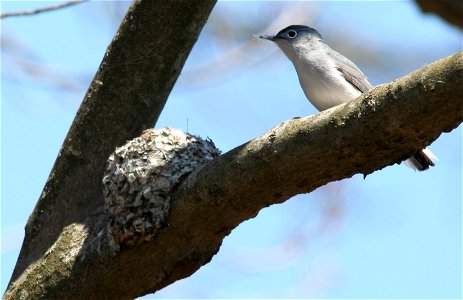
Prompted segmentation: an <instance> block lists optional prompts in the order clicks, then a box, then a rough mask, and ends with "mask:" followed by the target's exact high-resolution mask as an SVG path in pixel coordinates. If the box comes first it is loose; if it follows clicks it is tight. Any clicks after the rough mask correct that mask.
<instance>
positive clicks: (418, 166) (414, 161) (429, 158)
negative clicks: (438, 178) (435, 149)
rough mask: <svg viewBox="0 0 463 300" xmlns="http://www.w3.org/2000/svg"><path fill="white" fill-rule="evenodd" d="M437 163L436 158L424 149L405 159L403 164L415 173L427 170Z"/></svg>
mask: <svg viewBox="0 0 463 300" xmlns="http://www.w3.org/2000/svg"><path fill="white" fill-rule="evenodd" d="M437 161H438V159H437V157H436V156H435V155H434V154H433V153H432V152H431V151H430V150H429V149H428V148H426V149H423V150H420V151H418V152H416V153H415V155H413V156H412V157H410V158H409V159H407V160H406V161H405V163H406V164H407V165H408V166H409V167H411V168H413V169H415V170H417V171H424V170H427V169H429V167H433V166H434V165H435V163H436V162H437Z"/></svg>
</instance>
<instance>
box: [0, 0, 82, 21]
mask: <svg viewBox="0 0 463 300" xmlns="http://www.w3.org/2000/svg"><path fill="white" fill-rule="evenodd" d="M85 1H88V0H73V1H68V2H64V3H61V4H58V5H53V6H47V7H43V8H38V9H34V10H27V11H18V12H12V13H2V14H0V19H4V18H8V17H18V16H30V15H36V14H39V13H41V12H44V11H52V10H57V9H61V8H65V7H68V6H72V5H75V4H79V3H82V2H85Z"/></svg>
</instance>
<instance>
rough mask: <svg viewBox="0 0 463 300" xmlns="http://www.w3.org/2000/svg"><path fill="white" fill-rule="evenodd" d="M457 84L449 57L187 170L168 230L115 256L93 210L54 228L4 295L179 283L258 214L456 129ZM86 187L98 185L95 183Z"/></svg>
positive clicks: (460, 110)
mask: <svg viewBox="0 0 463 300" xmlns="http://www.w3.org/2000/svg"><path fill="white" fill-rule="evenodd" d="M462 79H463V56H462V53H457V54H454V55H452V56H450V57H448V58H445V59H442V60H439V61H437V62H434V63H433V64H431V65H429V66H426V67H424V68H422V69H420V70H418V71H415V72H413V73H412V74H410V75H407V76H405V77H403V78H401V79H398V80H396V81H394V82H392V83H389V84H385V85H381V86H379V87H377V88H375V89H374V90H372V91H370V92H368V93H366V94H364V95H362V96H361V97H359V98H358V99H356V100H354V101H352V102H349V103H346V104H343V105H340V106H337V107H334V108H332V109H329V110H326V111H323V112H320V113H318V114H316V115H314V116H310V117H305V118H299V119H293V120H289V121H287V122H285V123H283V124H280V125H278V126H276V127H275V128H273V129H272V130H270V131H269V132H267V133H266V134H264V135H263V136H261V137H258V138H256V139H255V140H253V141H250V142H248V143H246V144H244V145H241V146H239V147H237V148H235V149H233V150H231V151H230V152H228V153H226V154H224V155H222V156H220V157H218V158H216V159H214V160H212V161H211V162H209V163H207V164H206V165H205V166H204V167H202V168H200V169H199V170H197V171H195V172H193V173H192V174H190V175H189V176H188V177H187V178H186V179H185V180H184V181H183V182H182V183H181V184H180V185H179V187H178V188H177V189H175V190H174V191H173V193H172V195H171V203H172V207H171V210H170V212H169V215H168V217H167V224H168V226H167V227H165V228H163V229H160V230H159V232H158V233H157V235H156V237H155V238H154V239H153V240H152V241H151V242H146V243H144V244H141V245H138V246H134V247H131V248H128V249H124V250H122V251H121V252H119V253H117V254H115V253H113V252H112V251H111V249H112V248H111V247H110V245H109V240H108V235H107V224H106V222H107V219H106V217H105V215H104V213H103V207H97V208H96V211H97V212H96V213H95V212H93V213H88V215H87V218H86V219H85V222H79V221H76V220H75V219H74V220H72V221H71V222H68V223H67V225H66V226H63V227H62V231H61V234H60V235H59V237H58V238H57V240H56V242H55V243H54V244H53V245H52V246H51V247H50V249H48V251H47V252H46V253H45V254H44V256H43V257H41V258H39V259H38V261H37V262H35V263H34V264H30V265H29V266H28V268H27V269H26V270H25V271H24V272H23V273H22V274H21V276H20V277H19V278H18V280H16V282H14V283H13V284H12V285H11V286H10V287H9V290H8V291H7V293H6V294H5V299H15V298H17V297H19V296H21V295H24V294H27V295H28V296H30V297H31V298H34V299H35V298H60V299H81V298H89V297H90V298H97V297H102V298H118V299H120V298H133V297H136V296H141V295H144V294H147V293H150V292H154V291H157V290H159V289H161V288H163V287H165V286H166V285H169V284H170V283H172V282H174V281H176V280H178V279H181V278H184V277H187V276H189V275H191V274H192V273H194V272H195V271H196V270H197V269H199V268H200V267H201V266H202V265H204V264H206V263H208V262H209V261H210V260H211V259H212V257H213V255H214V254H215V253H217V251H218V250H219V247H220V245H221V242H222V240H223V238H224V237H225V236H226V235H228V234H229V233H230V232H231V230H232V229H233V228H235V227H236V226H237V225H239V224H240V223H241V222H243V221H245V220H247V219H249V218H252V217H254V216H255V215H256V214H257V213H258V212H259V210H260V209H262V208H264V207H267V206H269V205H271V204H275V203H281V202H283V201H285V200H286V199H288V198H289V197H291V196H294V195H296V194H299V193H307V192H310V191H313V190H314V189H316V188H317V187H319V186H322V185H324V184H326V183H328V182H330V181H334V180H340V179H343V178H348V177H351V176H353V175H354V174H358V173H361V174H364V175H365V176H366V175H367V174H370V173H371V172H374V171H375V170H379V169H382V168H384V167H386V166H389V165H392V164H395V163H398V162H401V161H402V160H404V159H406V158H407V157H409V156H411V155H412V154H413V153H414V152H415V151H417V150H419V149H421V148H424V147H425V146H427V145H428V144H430V143H431V142H432V141H434V140H435V139H436V138H437V137H438V136H439V135H440V134H441V133H442V132H449V131H451V130H452V129H454V128H456V127H457V126H458V125H459V124H460V123H461V122H462V121H463V87H462V85H461V82H462ZM60 159H62V158H60ZM91 184H92V185H94V186H95V187H96V188H97V189H100V178H98V179H97V180H96V181H95V182H93V183H91ZM72 191H73V190H71V192H70V193H72ZM82 194H86V191H83V192H82ZM100 197H101V196H100ZM100 205H101V204H100ZM55 209H56V208H53V207H50V208H49V210H50V211H51V212H53V211H55ZM48 213H50V212H48ZM46 225H47V224H43V226H46Z"/></svg>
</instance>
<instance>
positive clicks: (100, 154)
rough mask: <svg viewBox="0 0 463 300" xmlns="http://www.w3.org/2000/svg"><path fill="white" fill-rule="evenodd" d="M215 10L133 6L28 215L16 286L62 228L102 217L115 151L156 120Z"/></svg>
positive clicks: (199, 5) (203, 5)
mask: <svg viewBox="0 0 463 300" xmlns="http://www.w3.org/2000/svg"><path fill="white" fill-rule="evenodd" d="M214 5H215V1H181V0H177V1H152V0H139V1H134V3H133V4H132V6H131V8H130V9H129V11H128V12H127V14H126V16H125V18H124V20H123V22H122V23H121V25H120V27H119V30H118V32H117V33H116V35H115V36H114V38H113V40H112V42H111V44H110V45H109V47H108V49H107V50H106V54H105V56H104V58H103V61H102V63H101V65H100V67H99V69H98V71H97V73H96V75H95V77H94V79H93V81H92V83H91V85H90V87H89V89H88V91H87V93H86V95H85V97H84V99H83V102H82V104H81V106H80V108H79V111H78V112H77V115H76V117H75V119H74V122H73V124H72V126H71V128H70V130H69V132H68V134H67V137H66V139H65V141H64V143H63V145H62V148H61V150H60V153H59V155H58V158H57V160H56V162H55V165H54V166H53V169H52V171H51V173H50V176H49V178H48V181H47V183H46V185H45V188H44V190H43V192H42V194H41V196H40V199H39V200H38V203H37V204H36V207H35V209H34V211H33V213H32V215H31V216H30V217H29V220H28V223H27V225H26V228H25V239H24V243H23V245H22V248H21V252H20V255H19V259H18V261H17V263H16V267H15V270H14V272H13V275H12V278H11V280H10V284H11V282H12V281H15V280H17V279H18V277H19V276H20V275H21V274H23V273H24V271H25V270H26V268H28V267H30V266H31V264H33V263H34V262H36V261H38V260H40V258H41V257H43V256H44V255H45V254H46V251H47V250H48V249H50V247H52V245H53V244H54V243H55V242H56V241H57V240H59V238H60V236H61V234H62V233H63V229H64V228H66V227H67V226H70V225H72V224H87V219H88V218H89V217H91V216H92V215H95V214H96V215H100V216H101V215H103V214H104V209H103V204H104V200H103V195H102V192H101V186H100V184H99V182H100V181H101V178H102V176H103V171H104V168H105V163H106V160H107V158H108V156H109V154H110V153H111V152H112V151H113V150H114V148H115V147H116V146H117V145H122V144H123V143H124V142H125V141H126V140H128V139H131V138H133V137H134V136H137V135H139V134H140V133H141V132H142V131H143V130H144V129H147V128H150V127H152V126H153V125H154V124H155V123H156V121H157V119H158V117H159V115H160V113H161V111H162V109H163V107H164V105H165V103H166V100H167V97H168V95H169V93H170V91H171V90H172V87H173V85H174V83H175V81H176V80H177V77H178V75H179V74H180V71H181V69H182V67H183V64H184V63H185V61H186V58H187V57H188V54H189V53H190V50H191V48H192V47H193V45H194V43H195V42H196V40H197V38H198V36H199V33H200V31H201V29H202V28H203V26H204V24H205V22H206V20H207V18H208V16H209V14H210V12H211V10H212V8H213V7H214ZM87 225H88V226H89V227H92V226H91V225H89V224H87Z"/></svg>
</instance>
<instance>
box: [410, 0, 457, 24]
mask: <svg viewBox="0 0 463 300" xmlns="http://www.w3.org/2000/svg"><path fill="white" fill-rule="evenodd" d="M415 1H416V3H417V4H418V6H419V7H420V8H421V10H422V11H423V12H425V13H429V12H432V13H435V14H437V15H438V16H440V17H441V18H442V19H444V20H446V21H447V22H449V23H450V24H452V25H454V26H458V27H460V29H462V28H463V2H462V1H455V0H439V1H430V0H415Z"/></svg>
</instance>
